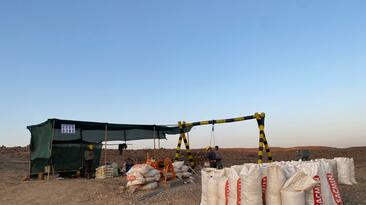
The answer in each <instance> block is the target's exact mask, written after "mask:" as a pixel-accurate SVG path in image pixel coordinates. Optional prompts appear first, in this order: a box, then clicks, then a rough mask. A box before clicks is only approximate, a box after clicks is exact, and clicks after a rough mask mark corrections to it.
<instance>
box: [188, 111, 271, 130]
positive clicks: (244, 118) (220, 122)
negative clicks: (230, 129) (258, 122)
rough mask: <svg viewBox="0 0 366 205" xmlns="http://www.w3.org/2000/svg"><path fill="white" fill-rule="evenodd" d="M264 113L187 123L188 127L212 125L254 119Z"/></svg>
mask: <svg viewBox="0 0 366 205" xmlns="http://www.w3.org/2000/svg"><path fill="white" fill-rule="evenodd" d="M262 114H263V115H264V113H261V114H259V113H256V114H254V115H249V116H244V117H236V118H229V119H221V120H207V121H199V122H191V123H185V126H186V127H194V126H198V125H210V124H223V123H230V122H239V121H244V120H253V119H256V116H257V115H262Z"/></svg>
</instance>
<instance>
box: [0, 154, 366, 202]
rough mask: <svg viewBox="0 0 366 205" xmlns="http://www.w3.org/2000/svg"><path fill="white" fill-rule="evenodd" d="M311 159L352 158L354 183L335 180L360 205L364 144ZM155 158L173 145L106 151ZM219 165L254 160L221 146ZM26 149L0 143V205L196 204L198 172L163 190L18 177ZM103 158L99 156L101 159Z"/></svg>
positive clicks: (117, 182) (365, 195) (113, 157)
mask: <svg viewBox="0 0 366 205" xmlns="http://www.w3.org/2000/svg"><path fill="white" fill-rule="evenodd" d="M297 149H298V148H273V149H272V150H273V156H274V159H275V160H290V159H294V158H295V157H296V150H297ZM306 149H310V150H311V153H312V158H333V157H336V156H347V157H353V158H354V159H355V165H356V175H357V181H358V184H357V185H353V186H346V185H340V188H341V194H342V197H343V201H344V204H346V205H353V204H366V147H355V148H347V149H336V148H328V147H307V148H306ZM147 152H149V153H150V154H155V155H156V156H157V157H160V158H164V157H173V156H174V153H175V151H174V150H163V149H161V150H156V151H153V150H128V151H125V152H124V154H123V156H122V157H121V156H120V155H119V154H118V152H117V151H116V150H108V151H107V155H108V161H115V162H118V163H120V164H121V163H122V161H123V160H124V159H125V158H126V157H127V156H130V157H131V158H133V159H134V160H135V161H137V162H141V161H143V160H144V157H145V156H146V153H147ZM193 154H194V156H195V157H196V158H202V156H203V152H202V151H201V150H193ZM222 154H223V158H224V165H226V166H230V165H234V164H242V163H244V162H255V161H256V150H255V149H223V150H222ZM28 158H29V154H28V149H27V148H22V147H15V148H0V204H4V205H5V204H6V205H8V204H159V205H167V204H178V205H179V204H199V202H200V194H201V184H200V177H199V176H197V177H196V182H195V183H194V184H186V185H178V186H175V187H172V188H169V189H164V188H159V189H156V190H153V191H145V192H142V191H140V192H136V193H129V192H128V191H126V190H124V189H122V188H121V187H123V186H124V185H125V184H126V181H125V179H124V178H123V177H117V178H112V179H106V180H94V179H91V180H87V179H82V178H79V179H52V180H49V181H47V180H43V181H40V180H30V181H22V178H23V177H24V176H26V175H27V171H28V167H29V164H28ZM102 160H103V159H102Z"/></svg>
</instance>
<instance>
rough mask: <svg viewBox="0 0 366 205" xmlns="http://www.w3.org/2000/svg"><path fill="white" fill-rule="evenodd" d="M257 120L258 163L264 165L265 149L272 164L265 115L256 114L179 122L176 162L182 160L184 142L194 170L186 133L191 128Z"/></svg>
mask: <svg viewBox="0 0 366 205" xmlns="http://www.w3.org/2000/svg"><path fill="white" fill-rule="evenodd" d="M254 119H255V120H256V121H257V123H258V128H259V147H258V163H259V164H261V163H263V150H264V149H265V151H266V155H267V159H268V161H269V162H272V154H271V150H270V148H269V145H268V141H267V138H266V135H265V133H264V119H265V113H255V114H254V115H249V116H244V117H237V118H229V119H220V120H207V121H198V122H192V123H186V122H184V121H179V122H178V127H179V130H180V136H179V140H178V145H177V148H176V153H175V160H179V158H180V147H181V144H182V140H183V142H184V144H185V147H186V150H187V155H188V160H189V163H190V165H191V167H192V168H194V166H195V165H194V162H193V156H192V152H191V150H190V147H189V142H188V140H187V137H186V134H185V133H186V132H187V133H188V132H189V130H190V128H192V127H194V126H200V125H209V124H212V125H213V124H223V123H230V122H239V121H244V120H254ZM187 128H189V129H187Z"/></svg>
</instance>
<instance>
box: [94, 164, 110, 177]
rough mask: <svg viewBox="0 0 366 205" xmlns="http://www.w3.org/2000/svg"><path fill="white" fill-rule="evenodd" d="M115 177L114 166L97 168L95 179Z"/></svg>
mask: <svg viewBox="0 0 366 205" xmlns="http://www.w3.org/2000/svg"><path fill="white" fill-rule="evenodd" d="M113 176H114V168H113V167H112V165H103V166H100V167H98V168H96V172H95V178H96V179H106V178H111V177H113Z"/></svg>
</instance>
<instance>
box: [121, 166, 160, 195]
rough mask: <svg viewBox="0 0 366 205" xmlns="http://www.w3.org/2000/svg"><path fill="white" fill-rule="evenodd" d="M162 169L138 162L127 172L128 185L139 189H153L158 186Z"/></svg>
mask: <svg viewBox="0 0 366 205" xmlns="http://www.w3.org/2000/svg"><path fill="white" fill-rule="evenodd" d="M160 177H161V174H160V171H158V170H157V169H155V168H153V167H151V166H150V165H147V164H136V165H134V166H133V167H132V168H131V169H130V170H129V171H128V172H127V181H128V182H127V187H128V188H130V189H135V190H136V189H137V190H151V189H155V188H157V187H158V181H160Z"/></svg>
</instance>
